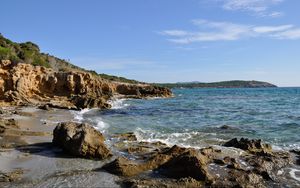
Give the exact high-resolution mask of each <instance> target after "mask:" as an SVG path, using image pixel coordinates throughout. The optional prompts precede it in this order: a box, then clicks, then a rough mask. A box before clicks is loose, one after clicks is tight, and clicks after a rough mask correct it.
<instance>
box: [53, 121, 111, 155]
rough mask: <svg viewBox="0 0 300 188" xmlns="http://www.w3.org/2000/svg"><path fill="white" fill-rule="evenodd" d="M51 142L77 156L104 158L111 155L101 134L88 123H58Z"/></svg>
mask: <svg viewBox="0 0 300 188" xmlns="http://www.w3.org/2000/svg"><path fill="white" fill-rule="evenodd" d="M52 142H53V144H54V145H56V146H59V147H61V148H62V149H63V150H65V151H66V152H68V153H69V154H71V155H75V156H79V157H84V158H96V159H105V158H108V157H110V156H111V152H110V151H109V149H108V148H107V147H106V146H105V144H104V137H103V135H102V134H101V133H100V132H99V131H97V130H96V129H94V128H93V127H91V126H90V125H88V124H79V123H73V122H68V123H60V124H59V125H57V126H56V127H55V129H54V131H53V141H52Z"/></svg>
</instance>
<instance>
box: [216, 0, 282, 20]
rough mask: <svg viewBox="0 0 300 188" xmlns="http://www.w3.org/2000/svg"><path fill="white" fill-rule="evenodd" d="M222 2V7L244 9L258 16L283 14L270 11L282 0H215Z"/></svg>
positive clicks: (235, 9) (230, 9) (278, 15)
mask: <svg viewBox="0 0 300 188" xmlns="http://www.w3.org/2000/svg"><path fill="white" fill-rule="evenodd" d="M216 1H218V2H222V7H223V9H225V10H229V11H246V12H250V13H253V14H254V15H256V16H260V17H266V16H268V17H280V16H282V15H283V13H282V12H279V11H271V10H270V8H271V7H272V6H274V5H278V4H279V3H282V2H283V1H284V0H216Z"/></svg>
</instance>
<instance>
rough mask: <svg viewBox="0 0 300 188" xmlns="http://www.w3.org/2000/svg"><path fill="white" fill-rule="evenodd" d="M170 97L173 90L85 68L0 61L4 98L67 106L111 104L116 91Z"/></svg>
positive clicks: (0, 95)
mask: <svg viewBox="0 0 300 188" xmlns="http://www.w3.org/2000/svg"><path fill="white" fill-rule="evenodd" d="M119 94H121V95H122V96H125V97H126V96H129V97H169V96H171V95H172V93H171V91H170V90H169V89H166V88H162V87H156V86H152V85H149V84H128V83H119V82H112V81H109V80H106V79H103V78H101V77H100V76H96V75H92V74H91V73H89V72H84V71H69V72H61V71H54V70H53V69H50V68H45V67H40V66H33V65H31V64H24V63H18V64H13V63H12V62H10V61H9V60H2V61H1V63H0V101H5V102H6V103H8V104H11V105H27V104H34V105H39V106H40V105H45V104H48V103H50V104H49V106H50V105H51V106H52V107H58V108H66V109H83V108H110V105H109V104H108V103H107V101H108V100H109V99H110V98H111V97H112V96H114V95H119Z"/></svg>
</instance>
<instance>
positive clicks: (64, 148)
mask: <svg viewBox="0 0 300 188" xmlns="http://www.w3.org/2000/svg"><path fill="white" fill-rule="evenodd" d="M70 112H71V111H70V110H64V109H55V108H50V109H48V110H42V109H39V108H34V107H6V108H2V109H1V114H0V117H1V118H0V137H1V139H0V147H1V148H0V167H1V168H0V169H1V170H0V171H1V172H0V186H1V187H46V186H50V187H58V186H62V187H82V186H88V187H284V186H286V185H288V187H298V186H299V183H300V182H299V171H297V170H296V169H299V159H300V152H299V151H276V150H273V149H272V146H271V145H269V144H266V143H264V142H263V141H262V140H250V139H247V138H239V139H237V138H233V139H232V140H228V141H227V142H224V143H220V144H219V145H212V146H210V147H206V148H201V149H195V148H184V147H180V146H177V145H174V146H169V145H166V144H164V143H162V142H152V143H150V142H142V141H139V140H138V139H137V137H136V136H135V135H134V133H130V132H129V133H120V134H112V135H108V134H105V136H104V135H103V134H102V133H101V132H99V131H97V130H95V129H94V128H93V127H92V126H90V125H88V124H85V123H79V122H74V121H73V116H72V114H71V113H70Z"/></svg>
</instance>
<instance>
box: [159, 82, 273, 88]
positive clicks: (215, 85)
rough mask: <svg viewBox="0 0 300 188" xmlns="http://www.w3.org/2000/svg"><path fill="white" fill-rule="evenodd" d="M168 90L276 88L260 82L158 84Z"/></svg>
mask: <svg viewBox="0 0 300 188" xmlns="http://www.w3.org/2000/svg"><path fill="white" fill-rule="evenodd" d="M157 85H159V86H163V87H168V88H260V87H276V86H275V85H273V84H270V83H267V82H260V81H242V80H233V81H224V82H212V83H202V82H183V83H164V84H157Z"/></svg>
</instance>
